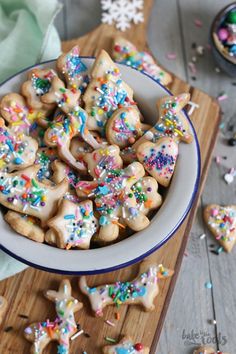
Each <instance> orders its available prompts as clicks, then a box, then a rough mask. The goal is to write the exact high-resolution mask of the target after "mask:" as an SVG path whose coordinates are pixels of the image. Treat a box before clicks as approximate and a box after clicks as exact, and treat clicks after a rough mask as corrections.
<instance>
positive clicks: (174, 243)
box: [0, 0, 219, 354]
mask: <svg viewBox="0 0 236 354" xmlns="http://www.w3.org/2000/svg"><path fill="white" fill-rule="evenodd" d="M151 5H152V1H149V0H145V19H146V21H145V23H143V24H140V25H139V26H135V27H132V28H131V30H130V31H129V32H128V33H127V34H125V35H127V38H130V39H132V41H133V42H134V43H135V44H136V45H137V46H138V47H139V48H140V49H144V48H146V49H147V47H148V46H147V44H146V26H147V22H148V20H147V19H148V15H149V12H150V9H151ZM115 33H116V30H115V28H114V27H112V26H107V25H101V26H99V27H98V29H96V30H95V31H93V32H92V33H90V34H88V35H86V36H84V37H82V38H80V39H78V40H75V41H69V42H64V43H63V49H64V50H67V49H69V48H70V47H71V46H72V45H74V44H75V43H79V44H80V45H81V47H82V54H83V55H94V54H95V53H96V50H97V49H95V48H102V47H103V48H105V49H107V50H109V49H110V43H111V39H110V38H111V37H110V36H111V35H112V34H115ZM96 45H97V47H96ZM170 89H171V90H172V92H173V93H174V94H177V93H180V92H184V91H185V92H186V91H190V92H191V94H192V101H194V102H196V103H199V105H200V108H199V109H198V110H197V111H195V113H194V114H193V115H192V117H191V119H192V121H193V124H194V126H195V129H196V131H197V134H198V138H199V142H200V146H201V158H202V175H201V189H200V191H199V194H198V198H199V196H200V192H201V190H202V187H203V185H204V182H205V178H206V176H207V170H208V166H209V162H210V159H211V153H212V149H213V146H214V144H215V140H216V135H217V129H218V122H219V106H218V104H217V103H216V102H215V101H214V100H213V99H212V98H210V97H209V96H208V95H206V94H205V93H203V92H201V91H199V90H197V89H195V88H193V87H190V86H189V85H188V84H187V83H185V82H183V81H181V80H180V79H178V78H176V77H175V76H174V75H173V83H172V84H171V86H170ZM196 209H197V200H196V202H195V205H194V207H193V208H192V210H191V212H190V214H189V216H188V218H187V219H186V221H185V222H184V224H183V225H182V226H181V228H180V229H179V230H178V232H177V233H176V234H175V236H174V237H173V238H172V239H171V240H170V241H169V242H168V243H166V244H165V245H164V246H163V247H162V248H161V249H160V250H158V251H157V252H155V253H154V254H153V255H152V256H151V258H153V259H155V260H156V261H157V262H159V263H163V264H165V266H167V267H169V268H172V269H175V275H174V277H173V278H172V279H171V280H166V281H161V282H160V294H159V296H158V298H157V299H156V311H154V312H153V313H150V314H149V313H144V312H142V311H140V309H139V308H138V307H135V306H133V307H129V308H128V307H127V306H123V307H121V308H120V310H119V312H120V320H119V321H117V322H116V321H115V320H114V312H115V309H114V308H112V307H110V308H107V309H106V310H105V315H104V319H110V320H112V321H113V322H116V326H115V327H114V328H113V327H109V326H108V325H107V324H104V319H95V318H94V317H92V315H91V312H90V311H89V306H88V302H87V301H86V299H85V298H84V297H83V296H82V295H81V294H80V293H79V291H78V286H77V279H76V278H75V277H74V278H72V285H73V289H74V296H75V297H78V298H79V299H80V300H83V301H84V303H85V308H84V309H83V310H82V311H81V312H79V313H78V314H77V315H76V318H77V319H78V322H79V323H80V324H81V326H82V327H83V328H84V329H85V331H86V332H88V333H89V334H90V335H91V338H90V339H88V338H85V337H80V338H78V339H77V340H75V341H74V342H73V344H72V347H71V348H72V350H71V353H72V354H78V353H80V350H82V349H83V350H86V351H87V352H88V354H90V353H93V354H96V353H99V352H101V351H100V347H101V346H102V345H103V344H105V341H104V336H110V337H113V338H118V337H119V335H120V334H124V333H129V334H130V335H131V336H133V337H134V339H135V340H137V341H142V342H143V343H145V345H149V346H151V348H152V350H151V353H155V352H156V344H157V342H158V338H159V335H160V331H161V328H162V325H163V322H164V318H165V314H166V311H167V308H168V305H169V302H170V298H171V295H172V293H173V290H174V286H175V283H176V280H177V276H178V272H179V269H180V265H181V261H182V258H183V254H184V250H185V246H186V242H187V239H188V235H189V232H190V229H191V226H192V223H193V219H194V215H195V212H196ZM137 269H138V266H137V265H134V266H132V267H129V268H126V269H124V270H119V271H117V272H113V273H112V274H110V273H109V274H106V275H99V276H96V277H90V278H89V284H90V285H92V284H99V283H103V282H104V281H106V282H107V281H114V280H116V279H118V278H119V279H121V280H125V279H129V278H130V277H132V276H133V275H134V274H135V273H136V271H137ZM61 278H62V276H59V275H54V274H48V273H45V272H42V271H38V270H34V269H27V270H26V271H25V272H23V273H21V274H19V275H17V276H15V277H13V278H11V279H8V280H5V281H3V282H1V283H0V293H2V294H3V295H5V296H6V297H7V298H8V299H9V303H10V306H9V309H8V312H7V315H6V317H5V320H4V323H3V325H2V330H1V332H0V352H3V353H4V354H14V353H27V352H29V347H30V344H29V343H27V342H26V341H25V340H24V338H23V336H22V333H23V329H24V328H25V326H26V325H27V323H28V321H27V320H24V319H22V318H19V317H18V314H24V315H28V316H29V322H33V321H40V320H44V319H46V318H53V317H54V316H55V312H54V309H53V304H51V303H50V302H49V301H47V300H46V299H44V298H43V296H42V292H43V291H44V290H45V289H48V288H57V286H58V282H59V281H60V279H61ZM12 294H14V296H13V295H12ZM150 323H151V324H152V325H151V326H150ZM7 326H12V327H13V330H12V331H10V332H8V333H6V332H4V328H6V327H7ZM45 353H51V354H52V353H56V349H55V346H54V349H52V346H50V347H48V350H46V351H45Z"/></svg>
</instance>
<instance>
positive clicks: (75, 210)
mask: <svg viewBox="0 0 236 354" xmlns="http://www.w3.org/2000/svg"><path fill="white" fill-rule="evenodd" d="M47 225H48V227H49V228H50V231H49V233H50V236H49V238H50V239H52V237H53V236H52V230H53V232H54V234H55V240H56V244H57V246H58V247H60V248H67V249H69V248H71V247H76V248H79V249H89V246H90V240H91V238H92V236H93V235H94V234H95V232H96V231H97V227H98V222H97V219H96V218H95V216H94V213H93V203H92V201H91V200H85V201H83V202H81V203H72V202H70V201H69V200H65V199H64V200H63V201H62V202H61V204H60V206H59V210H58V212H57V215H56V216H54V217H53V218H52V219H50V220H49V221H48V223H47Z"/></svg>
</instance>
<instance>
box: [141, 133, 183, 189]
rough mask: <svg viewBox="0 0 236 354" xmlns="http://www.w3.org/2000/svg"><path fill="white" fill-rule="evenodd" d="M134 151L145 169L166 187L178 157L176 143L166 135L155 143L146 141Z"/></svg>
mask: <svg viewBox="0 0 236 354" xmlns="http://www.w3.org/2000/svg"><path fill="white" fill-rule="evenodd" d="M136 153H137V158H138V160H139V161H140V162H141V163H142V164H143V167H144V168H145V170H146V171H147V172H148V173H149V174H150V175H151V176H152V177H154V178H155V179H156V181H157V182H158V183H160V184H161V185H162V186H164V187H168V186H169V184H170V181H171V178H172V175H173V173H174V170H175V164H176V160H177V157H178V145H177V143H176V142H175V141H174V140H173V139H172V138H167V137H166V138H161V139H159V140H157V142H156V143H151V142H148V141H147V142H144V143H142V144H140V145H139V146H138V148H137V151H136Z"/></svg>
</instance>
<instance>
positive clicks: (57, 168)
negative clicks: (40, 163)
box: [51, 160, 80, 192]
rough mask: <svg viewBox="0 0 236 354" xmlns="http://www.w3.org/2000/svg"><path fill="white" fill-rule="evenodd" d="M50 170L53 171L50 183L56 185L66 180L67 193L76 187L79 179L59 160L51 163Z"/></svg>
mask: <svg viewBox="0 0 236 354" xmlns="http://www.w3.org/2000/svg"><path fill="white" fill-rule="evenodd" d="M51 168H52V170H53V174H52V181H53V182H54V183H56V184H58V183H60V182H62V181H63V179H64V178H66V179H67V180H68V182H69V186H68V187H69V192H72V191H74V190H75V188H76V187H77V183H78V182H79V180H80V178H79V176H78V174H77V173H76V172H75V171H74V170H73V169H72V168H70V167H69V166H68V165H66V164H65V163H64V162H62V161H60V160H55V161H53V162H52V163H51Z"/></svg>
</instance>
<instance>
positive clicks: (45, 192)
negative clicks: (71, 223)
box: [0, 165, 68, 227]
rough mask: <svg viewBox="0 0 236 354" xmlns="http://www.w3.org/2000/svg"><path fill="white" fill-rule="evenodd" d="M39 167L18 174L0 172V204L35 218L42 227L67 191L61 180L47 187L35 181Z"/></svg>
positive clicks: (35, 166) (64, 182)
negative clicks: (39, 221)
mask: <svg viewBox="0 0 236 354" xmlns="http://www.w3.org/2000/svg"><path fill="white" fill-rule="evenodd" d="M39 169H40V166H38V165H33V166H30V167H27V168H26V169H24V170H21V171H20V172H19V171H17V172H14V173H6V172H0V204H2V205H4V206H5V207H7V208H8V209H11V210H14V211H17V212H20V213H23V214H27V215H31V216H35V217H36V218H38V219H40V220H41V224H42V226H43V227H44V226H45V224H46V222H47V220H48V219H50V218H51V217H52V216H53V215H54V214H55V212H56V210H57V204H58V202H59V200H60V199H61V198H62V197H63V196H64V194H65V193H66V192H67V190H68V182H67V181H66V180H63V181H62V182H61V183H59V184H58V185H57V186H49V185H47V184H44V183H41V182H39V181H38V180H37V173H38V171H39Z"/></svg>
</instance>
